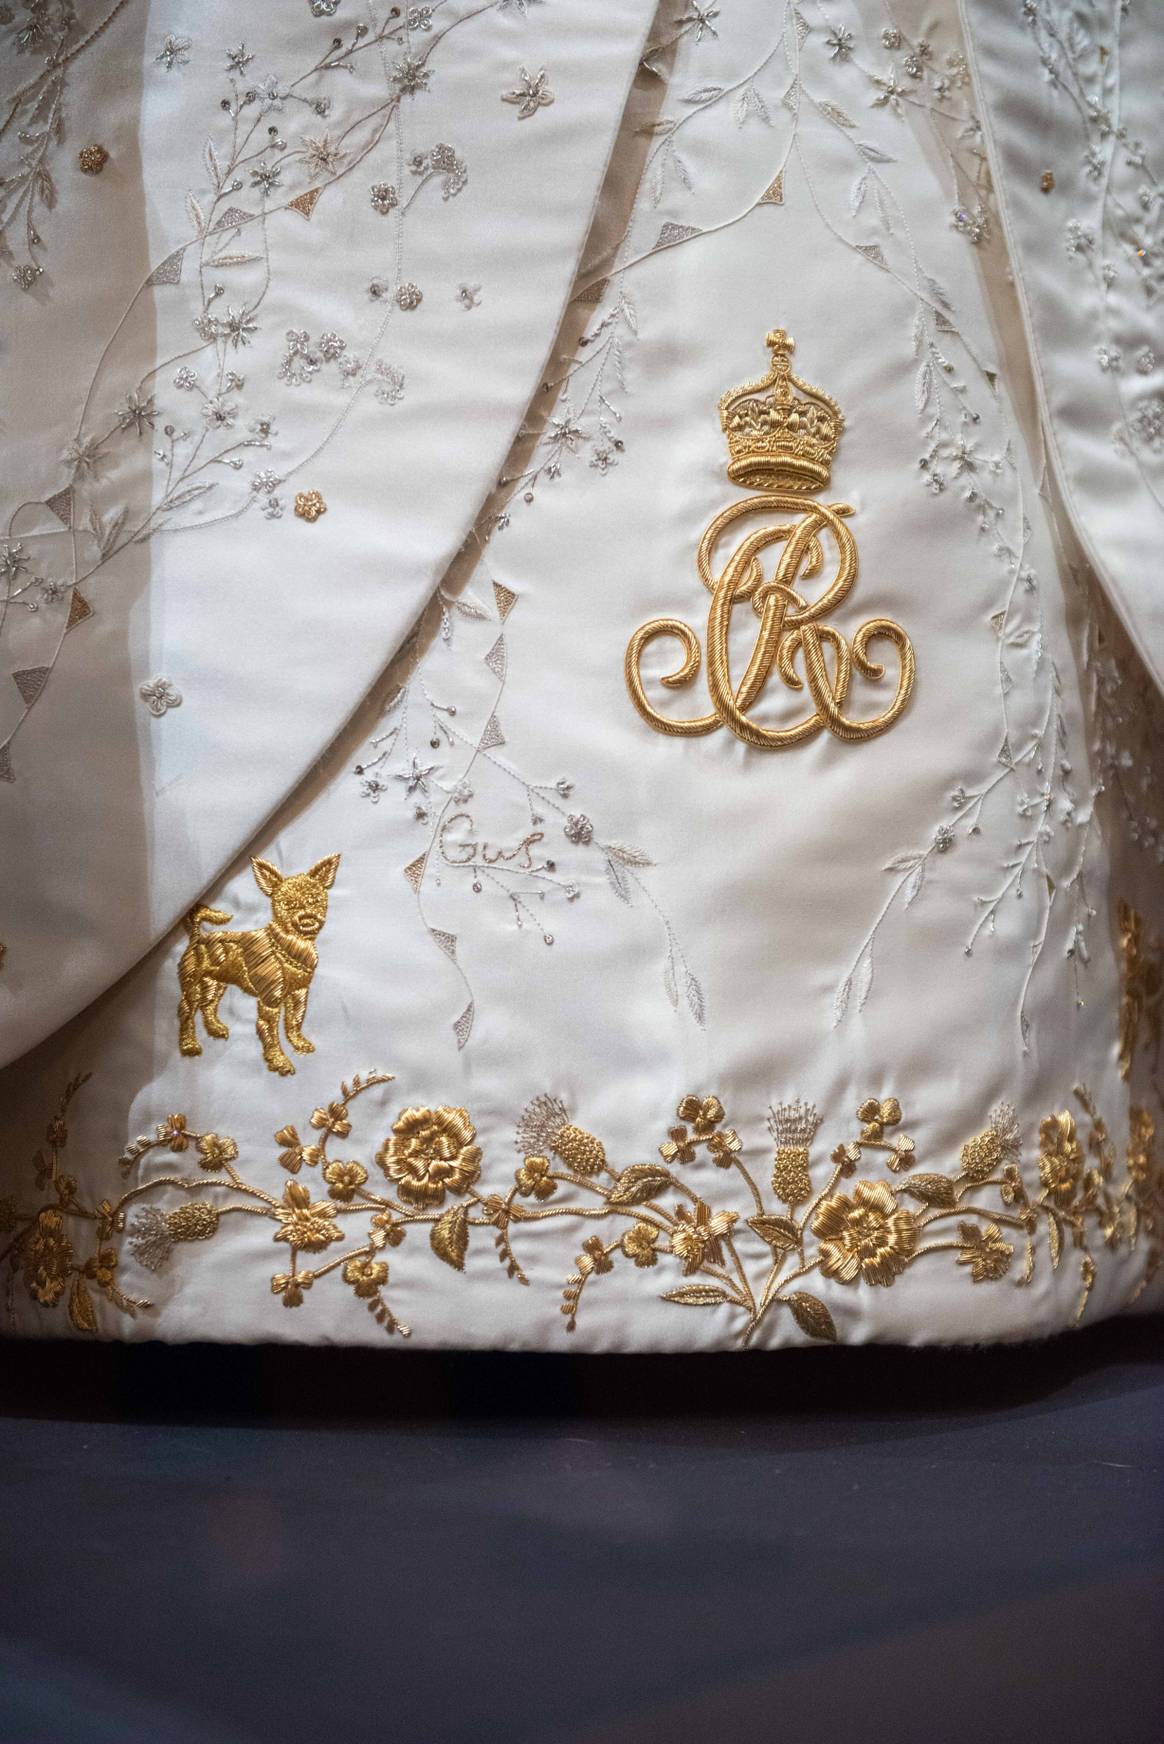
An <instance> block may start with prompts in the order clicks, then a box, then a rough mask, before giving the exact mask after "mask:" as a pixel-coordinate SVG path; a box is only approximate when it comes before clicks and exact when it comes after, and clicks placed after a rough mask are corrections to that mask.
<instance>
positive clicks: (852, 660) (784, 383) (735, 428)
mask: <svg viewBox="0 0 1164 1744" xmlns="http://www.w3.org/2000/svg"><path fill="white" fill-rule="evenodd" d="M767 344H768V346H769V348H770V350H771V352H772V365H771V368H770V369H769V371H768V374H767V375H766V376H764V377H763V379H762V380H761V381H758V382H749V383H748V384H747V385H746V386H744V387H741V388H736V389H734V390H733V391H732V392H730V393H727V394H725V395H724V397H723V399H722V400H721V401H720V404H719V416H720V423H721V424H722V426H723V430H724V434H725V435H726V437H727V441H728V451H729V455H730V459H729V462H728V469H727V472H728V477H729V478H730V479H731V481H732V483H733V484H739V485H743V486H745V487H746V488H756V489H758V490H759V492H760V494H759V495H757V496H750V497H747V498H746V499H745V500H744V501H743V502H737V503H732V504H731V505H730V506H729V507H728V508H726V509H722V510H721V511H720V513H719V514H718V515H716V516H715V518H714V519H713V520H712V521H711V523H710V525H709V526H708V528H707V530H706V531H705V533H704V535H703V537H702V539H701V540H700V542H699V549H698V551H697V553H696V567H697V569H698V571H699V578H700V580H701V581H702V582H703V585H704V586H705V587H706V588H707V590H708V592H709V593H710V594H711V606H710V609H709V612H708V619H707V687H708V691H709V693H710V696H711V705H712V712H711V713H710V714H707V715H698V716H696V717H694V718H693V719H688V720H681V719H678V718H676V717H675V716H673V715H666V714H662V713H660V712H659V710H658V709H656V708H654V707H653V706H652V704H651V703H650V702H649V701H648V700H647V694H646V690H645V688H644V685H643V679H642V671H641V666H642V657H643V654H644V653H645V651H646V649H647V648H648V647H649V646H650V645H651V643H652V642H654V641H657V640H658V639H659V638H660V637H663V636H673V637H675V638H676V640H677V641H678V642H679V643H680V644H681V646H682V649H683V664H682V665H681V666H680V667H678V668H677V669H676V670H675V671H674V672H671V673H668V674H667V675H666V676H665V677H663V678H662V680H661V682H662V683H663V684H664V685H666V686H668V687H669V688H670V689H672V690H674V689H679V688H681V687H682V686H684V685H687V684H690V683H691V682H692V680H693V679H694V678H695V677H696V676H697V674H698V672H699V669H700V666H701V664H702V660H703V654H702V650H701V648H700V643H699V637H698V636H697V635H696V633H695V631H694V630H693V629H691V627H690V625H688V624H685V623H684V622H683V621H682V620H681V619H679V618H652V619H651V620H650V622H649V623H646V624H643V625H641V626H640V627H639V629H637V630H636V631H635V633H634V635H633V636H632V637H631V639H630V641H629V643H628V644H627V650H626V662H625V670H626V682H627V688H628V689H629V691H630V695H631V701H632V702H633V703H634V705H635V707H636V708H637V709H638V711H639V713H640V714H641V715H642V717H643V719H644V720H645V721H646V722H647V724H648V725H649V726H652V727H654V728H655V730H656V732H659V733H669V734H673V735H676V736H680V737H690V736H694V735H698V734H701V733H711V732H714V731H715V730H716V728H717V727H721V726H726V727H729V728H730V729H731V731H732V732H733V733H735V735H736V737H737V738H739V739H742V740H743V742H744V744H745V745H754V746H756V747H757V748H758V749H760V750H764V751H785V750H788V749H789V748H790V747H792V746H793V745H801V744H803V743H804V742H805V740H807V739H811V738H812V737H813V736H814V735H815V734H816V733H819V732H820V730H821V728H822V727H827V728H828V730H829V732H830V733H833V734H835V736H836V737H837V738H838V739H844V740H848V741H850V742H857V741H861V740H864V739H872V738H874V737H875V736H876V735H877V734H878V733H883V732H885V730H886V729H887V728H888V727H891V726H892V725H893V723H894V721H896V720H897V719H898V717H899V716H900V715H901V712H902V710H903V709H904V708H905V705H906V703H907V702H908V701H909V697H910V692H911V691H912V689H913V681H914V671H915V661H914V652H913V645H912V643H911V642H910V639H909V637H908V636H907V635H906V633H905V631H904V630H903V629H902V628H901V626H900V624H896V623H894V622H893V620H892V619H891V618H870V619H869V620H868V621H867V622H866V623H864V624H862V625H861V627H860V628H859V629H858V630H857V632H856V634H855V635H854V637H853V640H852V644H851V645H850V643H849V642H848V641H846V639H845V637H844V636H843V635H842V634H841V632H840V631H839V630H837V629H835V628H834V627H833V625H832V624H831V623H829V622H827V621H826V620H827V619H828V618H829V617H830V616H831V614H832V613H833V612H834V611H835V610H836V608H837V607H838V606H839V605H840V604H841V603H842V601H843V600H844V599H845V598H846V596H847V595H848V594H849V592H850V590H851V589H852V586H853V583H854V582H855V581H856V579H857V546H856V542H855V540H854V538H853V535H852V533H851V532H850V531H849V529H848V527H847V526H846V525H845V520H844V517H846V516H848V515H851V514H852V513H853V510H852V508H851V507H850V505H849V504H848V503H831V504H830V503H816V502H812V501H810V500H809V499H810V497H811V494H812V493H813V492H815V491H820V490H823V489H824V488H825V487H826V486H827V484H828V482H829V477H830V469H831V466H832V459H833V455H834V453H835V452H836V447H837V443H838V442H839V440H840V436H841V431H842V430H843V429H844V418H843V417H842V415H841V409H840V407H839V406H838V405H837V403H836V401H835V400H833V399H830V398H829V396H828V395H827V394H825V393H822V392H821V391H820V389H819V388H813V387H809V385H808V384H807V382H803V381H801V380H800V379H799V377H798V376H794V375H793V374H792V366H791V363H790V361H789V359H790V357H791V354H792V351H793V343H792V340H791V339H790V338H789V337H788V335H787V333H786V332H785V331H784V329H783V328H782V327H778V328H777V329H776V330H775V332H772V333H769V335H768V338H767ZM760 515H762V516H764V518H765V521H766V522H768V524H766V525H763V526H761V527H759V528H757V529H754V530H753V531H751V532H749V533H747V534H746V535H745V537H744V538H743V539H742V540H741V541H740V543H739V544H738V545H737V546H736V548H735V550H734V551H733V552H732V554H731V555H730V557H729V558H728V560H727V562H726V563H725V564H724V566H723V568H722V569H721V570H720V571H719V573H718V574H716V572H715V570H714V568H713V563H714V561H715V555H716V551H717V548H718V546H719V543H720V540H721V539H722V538H723V536H724V534H725V533H727V532H728V531H729V529H731V528H733V527H735V526H736V524H737V523H738V522H740V521H742V520H744V519H745V518H748V517H751V518H755V517H756V516H760ZM772 515H777V516H779V517H781V518H780V519H779V520H778V521H776V522H775V523H774V524H773V523H772V522H771V516H772ZM789 517H791V518H789ZM826 536H827V538H828V539H831V541H832V543H833V545H834V546H835V548H836V560H837V561H836V573H835V575H834V576H833V578H832V580H831V581H829V582H828V584H827V585H826V586H825V588H824V590H823V591H822V592H821V593H820V594H819V595H818V597H817V599H816V600H814V601H810V600H809V599H808V598H807V596H806V595H805V594H804V593H803V592H802V591H801V588H802V586H803V583H804V582H805V581H811V580H812V579H813V578H814V577H816V576H818V575H820V573H821V571H822V569H823V568H824V561H825V556H824V553H825V544H824V540H825V537H826ZM773 545H779V546H782V550H781V552H780V556H779V559H778V560H777V563H776V567H775V571H774V573H773V574H772V576H771V577H770V578H767V579H765V576H764V570H763V565H762V563H761V556H762V554H763V552H765V551H766V550H767V549H768V548H769V547H770V546H773ZM745 601H750V602H751V605H752V609H753V611H754V612H755V613H756V615H757V617H758V618H759V620H760V622H759V628H758V630H757V633H756V641H755V645H754V647H753V649H752V654H751V658H750V660H749V661H748V665H747V667H746V669H745V671H744V673H743V676H742V677H741V678H740V680H739V682H738V684H737V683H735V682H734V681H733V678H732V673H731V646H730V640H731V638H730V632H731V624H732V615H733V612H734V610H735V608H736V606H737V605H741V604H743V603H744V602H745ZM878 641H880V642H890V643H892V644H893V646H894V647H895V648H896V649H897V656H898V676H897V691H896V695H895V696H894V698H893V700H892V702H890V703H889V705H888V706H887V707H886V708H885V709H884V710H883V711H882V712H881V713H880V714H879V715H875V716H873V717H872V718H871V719H869V720H856V719H854V718H853V717H852V716H850V715H847V714H846V713H845V701H846V698H847V696H848V692H849V685H850V682H851V680H852V676H853V670H854V668H856V670H857V671H858V672H859V673H861V674H862V676H863V677H865V678H868V679H871V680H874V681H876V680H878V679H880V678H883V677H884V676H885V667H884V665H883V664H882V662H881V661H879V660H876V659H874V658H873V657H872V655H871V654H870V651H869V650H870V646H871V644H872V643H874V642H878ZM798 659H799V660H800V662H801V663H802V667H803V677H802V676H801V672H800V671H799V670H798V669H797V661H798ZM773 669H775V670H776V672H777V673H778V674H779V676H780V677H781V678H782V679H783V680H784V683H785V684H786V685H787V686H788V687H789V688H790V689H791V690H793V691H803V690H804V689H805V687H806V685H807V688H808V694H809V697H810V699H811V702H812V705H813V707H812V711H811V713H809V714H807V715H805V716H804V718H803V719H802V720H800V721H797V722H795V723H793V724H792V725H790V726H764V725H762V724H761V723H760V722H759V721H757V720H756V719H754V718H753V717H752V716H751V715H750V714H749V712H748V711H749V710H750V709H751V707H752V705H753V704H754V703H756V702H758V701H759V699H760V698H761V696H762V695H763V692H764V688H765V686H766V684H767V682H768V679H769V677H770V676H771V674H772V671H773Z"/></svg>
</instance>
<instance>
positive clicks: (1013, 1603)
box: [0, 1320, 1164, 1744]
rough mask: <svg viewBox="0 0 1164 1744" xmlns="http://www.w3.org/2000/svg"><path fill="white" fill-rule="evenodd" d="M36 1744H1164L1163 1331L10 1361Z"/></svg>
mask: <svg viewBox="0 0 1164 1744" xmlns="http://www.w3.org/2000/svg"><path fill="white" fill-rule="evenodd" d="M0 1544H2V1553H0V1554H2V1573H3V1579H2V1580H0V1739H3V1740H4V1741H5V1744H7V1741H8V1740H12V1741H13V1744H107V1741H108V1744H114V1741H115V1740H116V1741H117V1744H136V1741H137V1740H139V1739H141V1740H146V1739H148V1740H151V1741H154V1740H158V1741H165V1744H253V1741H256V1740H262V1741H266V1740H268V1739H270V1740H280V1741H283V1740H294V1739H317V1738H319V1739H324V1740H330V1739H332V1738H334V1737H338V1736H340V1735H342V1736H343V1737H344V1738H350V1739H352V1740H359V1741H361V1744H363V1741H372V1744H375V1741H378V1740H381V1739H391V1740H409V1741H410V1740H439V1741H441V1744H444V1741H449V1744H470V1741H480V1740H492V1739H502V1740H506V1741H514V1744H524V1741H526V1740H528V1741H530V1744H532V1741H534V1740H538V1741H543V1740H552V1741H553V1744H583V1741H585V1744H598V1741H601V1744H624V1741H626V1744H629V1741H632V1740H633V1741H634V1744H639V1741H646V1744H655V1741H656V1740H658V1741H659V1744H663V1741H667V1744H672V1741H674V1740H683V1739H698V1740H701V1741H702V1740H706V1741H708V1744H712V1741H714V1744H719V1741H720V1740H728V1739H736V1738H738V1739H741V1740H744V1739H746V1740H748V1741H749V1744H764V1741H767V1740H769V1739H772V1740H777V1739H781V1740H782V1739H784V1738H789V1737H795V1738H797V1739H798V1740H814V1739H817V1738H821V1739H825V1738H827V1739H830V1740H848V1739H856V1738H860V1739H871V1740H892V1741H896V1740H907V1741H913V1740H915V1739H916V1740H918V1741H919V1744H920V1741H921V1740H927V1741H928V1740H935V1739H939V1740H943V1741H945V1744H948V1741H949V1740H960V1739H963V1738H965V1739H971V1738H973V1739H976V1740H982V1739H991V1740H996V1739H1003V1740H1009V1739H1012V1738H1013V1739H1016V1740H1017V1739H1019V1738H1022V1739H1024V1740H1031V1739H1037V1740H1040V1741H1043V1744H1050V1741H1060V1740H1061V1741H1063V1744H1074V1741H1075V1740H1079V1741H1081V1744H1082V1741H1083V1740H1087V1741H1088V1744H1094V1741H1095V1740H1096V1739H1097V1738H1099V1739H1101V1740H1110V1741H1116V1744H1140V1741H1141V1740H1143V1741H1144V1744H1149V1741H1151V1744H1158V1741H1159V1740H1160V1739H1161V1738H1164V1324H1162V1323H1161V1321H1160V1320H1152V1321H1124V1322H1115V1323H1110V1324H1108V1325H1106V1326H1102V1327H1097V1328H1095V1329H1093V1330H1091V1331H1088V1332H1084V1333H1079V1334H1075V1335H1072V1336H1067V1337H1064V1338H1061V1339H1059V1340H1056V1341H1054V1342H1052V1343H1050V1344H1045V1345H1040V1346H1025V1347H1015V1348H1007V1349H994V1350H982V1351H965V1350H963V1351H948V1352H942V1351H891V1350H878V1349H872V1348H870V1349H861V1350H806V1351H804V1352H799V1351H794V1352H788V1353H782V1354H781V1355H780V1356H778V1357H777V1358H775V1359H773V1358H771V1357H770V1356H769V1357H765V1356H764V1355H762V1354H760V1355H753V1356H723V1357H719V1356H714V1357H712V1356H708V1357H695V1358H688V1359H680V1358H675V1359H672V1358H617V1357H616V1358H566V1357H558V1356H552V1357H551V1356H547V1357H514V1356H510V1357H503V1356H497V1357H482V1356H463V1357H462V1356H449V1357H433V1356H431V1355H420V1354H418V1355H416V1356H413V1355H411V1354H409V1353H408V1352H407V1351H402V1350H385V1351H384V1352H377V1351H371V1352H359V1351H344V1350H333V1349H289V1348H278V1349H274V1348H251V1349H216V1348H212V1347H209V1346H189V1347H178V1348H169V1349H166V1348H162V1347H159V1346H139V1347H136V1348H120V1347H101V1346H82V1345H76V1344H67V1345H50V1344H44V1345H36V1344H16V1343H9V1344H3V1343H0Z"/></svg>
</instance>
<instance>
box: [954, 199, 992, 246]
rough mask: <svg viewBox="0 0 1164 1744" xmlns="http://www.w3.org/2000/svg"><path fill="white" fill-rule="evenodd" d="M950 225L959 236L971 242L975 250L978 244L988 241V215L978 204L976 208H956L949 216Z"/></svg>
mask: <svg viewBox="0 0 1164 1744" xmlns="http://www.w3.org/2000/svg"><path fill="white" fill-rule="evenodd" d="M951 223H952V224H953V226H954V229H955V230H956V231H957V232H958V234H959V235H960V236H964V237H965V238H966V240H967V241H968V242H972V243H973V244H974V246H975V248H977V247H978V244H979V243H980V242H988V241H989V240H990V213H989V212H988V211H987V209H986V207H985V206H983V205H982V204H981V202H979V204H978V205H977V206H973V207H967V206H956V207H955V208H954V211H953V213H952V215H951Z"/></svg>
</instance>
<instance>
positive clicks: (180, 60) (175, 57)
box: [154, 36, 190, 72]
mask: <svg viewBox="0 0 1164 1744" xmlns="http://www.w3.org/2000/svg"><path fill="white" fill-rule="evenodd" d="M189 59H190V38H189V37H188V36H167V37H166V38H165V40H164V41H163V43H162V47H161V53H160V54H156V55H155V56H154V60H155V61H158V62H160V63H161V65H162V66H163V67H165V69H166V71H167V72H171V71H172V70H173V68H174V67H183V66H185V65H186V63H187V61H188V60H189Z"/></svg>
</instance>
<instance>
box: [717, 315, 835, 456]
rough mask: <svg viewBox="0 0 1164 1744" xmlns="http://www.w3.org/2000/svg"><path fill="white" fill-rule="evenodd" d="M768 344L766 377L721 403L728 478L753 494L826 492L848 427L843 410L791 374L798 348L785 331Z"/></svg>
mask: <svg viewBox="0 0 1164 1744" xmlns="http://www.w3.org/2000/svg"><path fill="white" fill-rule="evenodd" d="M765 343H766V344H767V345H768V347H769V348H770V350H771V352H772V367H771V369H770V370H769V371H768V374H767V375H766V376H765V377H764V379H763V380H762V381H757V382H748V383H747V384H746V385H745V386H744V387H741V388H733V389H732V391H731V392H730V393H726V394H725V395H724V396H723V399H722V400H721V401H720V402H719V421H720V423H721V424H722V425H723V430H724V435H725V436H726V437H727V440H728V452H729V454H730V455H731V459H730V460H729V462H728V469H727V470H728V477H729V478H730V479H731V481H732V483H733V484H742V485H745V486H747V487H748V488H749V489H753V488H756V489H762V490H789V491H818V490H823V489H824V487H825V486H826V485H827V484H828V482H829V472H830V468H831V466H832V459H833V455H834V454H835V453H836V450H837V443H838V442H839V441H840V438H841V431H842V430H843V429H844V427H845V420H844V418H843V417H842V415H841V408H840V407H839V406H838V405H837V402H836V401H835V400H831V399H830V398H829V396H828V395H827V394H824V393H822V392H821V390H820V389H819V388H813V387H810V386H809V385H808V383H807V382H802V381H801V380H800V378H799V376H795V375H793V373H792V365H791V363H790V361H789V360H790V358H791V356H792V352H793V350H794V349H795V347H794V346H793V343H792V340H791V339H789V337H788V335H787V333H786V332H785V331H784V329H783V327H777V328H776V330H775V332H773V333H769V335H768V337H767V339H766V341H765ZM797 388H798V389H799V390H800V391H799V393H796V392H794V391H793V390H794V389H797Z"/></svg>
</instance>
